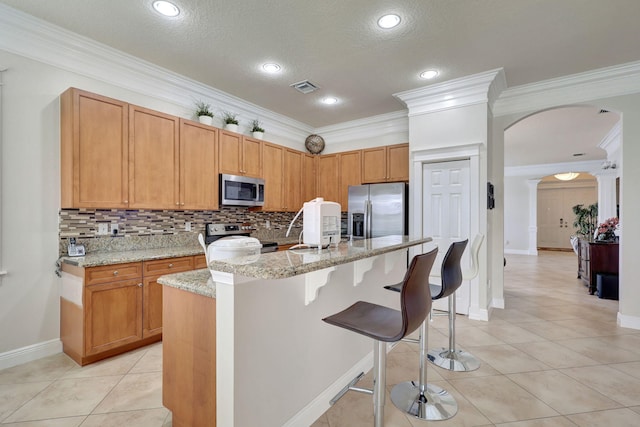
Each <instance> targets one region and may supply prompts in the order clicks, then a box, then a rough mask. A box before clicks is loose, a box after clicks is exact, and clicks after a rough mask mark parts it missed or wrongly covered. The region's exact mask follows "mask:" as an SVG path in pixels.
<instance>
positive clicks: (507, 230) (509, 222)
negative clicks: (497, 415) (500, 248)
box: [504, 176, 529, 254]
mask: <svg viewBox="0 0 640 427" xmlns="http://www.w3.org/2000/svg"><path fill="white" fill-rule="evenodd" d="M504 200H505V203H504V251H505V253H507V254H508V253H517V254H527V253H528V252H529V185H528V184H527V179H526V178H525V177H522V176H505V177H504ZM506 201H508V203H507V202H506Z"/></svg>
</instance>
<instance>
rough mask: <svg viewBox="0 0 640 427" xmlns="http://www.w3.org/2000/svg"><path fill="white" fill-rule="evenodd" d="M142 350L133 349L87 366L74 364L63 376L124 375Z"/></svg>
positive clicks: (138, 358) (142, 353) (139, 356)
mask: <svg viewBox="0 0 640 427" xmlns="http://www.w3.org/2000/svg"><path fill="white" fill-rule="evenodd" d="M143 355H144V352H140V351H133V352H129V353H125V354H122V355H120V356H116V357H112V358H109V359H106V360H102V361H100V362H96V363H92V364H90V365H87V366H79V365H75V366H74V367H73V368H71V369H69V370H68V371H67V372H66V373H65V374H64V375H63V378H90V377H101V376H110V375H124V374H126V373H127V372H129V371H130V370H131V368H133V366H134V365H135V364H136V362H137V361H138V360H140V358H141V357H142V356H143Z"/></svg>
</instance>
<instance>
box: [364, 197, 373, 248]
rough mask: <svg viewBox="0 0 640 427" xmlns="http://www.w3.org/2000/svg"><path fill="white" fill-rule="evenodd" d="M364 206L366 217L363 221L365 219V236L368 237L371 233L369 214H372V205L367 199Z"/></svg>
mask: <svg viewBox="0 0 640 427" xmlns="http://www.w3.org/2000/svg"><path fill="white" fill-rule="evenodd" d="M365 207H366V212H367V213H366V217H365V221H366V224H367V228H366V238H367V239H370V238H371V235H372V232H371V231H372V230H371V227H373V220H372V218H371V216H372V215H371V214H372V211H373V209H372V206H371V200H367V202H366V206H365Z"/></svg>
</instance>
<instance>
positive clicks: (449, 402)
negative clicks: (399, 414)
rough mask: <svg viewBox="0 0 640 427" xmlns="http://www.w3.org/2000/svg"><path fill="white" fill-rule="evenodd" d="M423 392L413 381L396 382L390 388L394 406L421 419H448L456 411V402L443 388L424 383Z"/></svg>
mask: <svg viewBox="0 0 640 427" xmlns="http://www.w3.org/2000/svg"><path fill="white" fill-rule="evenodd" d="M424 388H425V390H424V392H423V393H420V387H419V385H418V384H416V383H414V382H413V381H406V382H403V383H400V384H397V385H396V386H395V387H393V389H392V390H391V401H392V402H393V404H394V405H395V406H396V408H398V409H400V410H401V411H403V412H405V413H406V414H409V415H413V416H414V417H416V418H419V419H421V420H428V421H442V420H448V419H449V418H451V417H453V416H454V415H455V414H456V412H458V404H457V403H456V401H455V399H454V398H453V396H451V395H450V394H449V392H447V391H446V390H445V389H442V388H440V387H438V386H435V385H433V384H425V385H424Z"/></svg>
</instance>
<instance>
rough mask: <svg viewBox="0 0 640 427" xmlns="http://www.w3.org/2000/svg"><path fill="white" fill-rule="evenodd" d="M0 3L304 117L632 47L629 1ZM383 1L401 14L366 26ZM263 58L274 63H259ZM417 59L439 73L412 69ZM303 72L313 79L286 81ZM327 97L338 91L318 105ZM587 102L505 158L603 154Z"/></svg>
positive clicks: (545, 117)
mask: <svg viewBox="0 0 640 427" xmlns="http://www.w3.org/2000/svg"><path fill="white" fill-rule="evenodd" d="M0 2H1V3H5V4H7V5H9V6H11V7H13V8H16V9H18V10H22V11H24V12H26V13H29V14H31V15H34V16H36V17H38V18H41V19H44V20H46V21H49V22H51V23H53V24H55V25H58V26H61V27H63V28H66V29H68V30H71V31H73V32H75V33H78V34H80V35H83V36H85V37H88V38H91V39H93V40H96V41H98V42H101V43H104V44H106V45H108V46H111V47H113V48H116V49H118V50H121V51H124V52H126V53H129V54H131V55H134V56H136V57H139V58H142V59H144V60H147V61H149V62H151V63H154V64H157V65H159V66H161V67H164V68H167V69H169V70H172V71H174V72H177V73H180V74H182V75H184V76H187V77H190V78H192V79H195V80H197V81H200V82H202V83H204V84H206V85H209V86H211V87H214V88H216V89H218V90H222V91H225V92H227V93H229V94H232V95H235V96H237V97H239V98H242V99H244V100H246V101H249V102H252V103H254V104H257V105H260V106H261V107H264V108H267V109H270V110H272V111H275V112H278V113H280V114H283V115H285V116H288V117H290V118H293V119H296V120H298V121H300V122H302V123H306V124H307V125H309V126H312V127H315V128H317V127H322V126H327V125H331V124H337V123H342V122H346V121H350V120H355V119H360V118H365V117H371V116H375V115H379V114H384V113H389V112H394V111H399V110H403V109H404V108H405V106H404V104H402V102H400V101H399V100H397V99H396V98H395V97H393V94H394V93H397V92H401V91H405V90H410V89H415V88H418V87H423V86H427V85H429V84H431V83H438V82H443V81H447V80H451V79H454V78H458V77H463V76H468V75H471V74H476V73H479V72H483V71H487V70H491V69H495V68H499V67H503V68H504V70H505V74H506V78H507V83H508V86H509V87H513V86H519V85H524V84H527V83H532V82H537V81H541V80H546V79H551V78H555V77H560V76H565V75H569V74H575V73H580V72H584V71H588V70H593V69H597V68H602V67H606V66H611V65H616V64H621V63H626V62H631V61H636V60H638V59H640V43H638V40H640V25H638V18H639V17H640V1H638V0H606V1H602V0H561V1H558V0H446V1H444V0H406V1H400V0H395V1H393V2H392V1H389V0H348V1H344V0H342V1H340V0H322V1H301V0H233V1H231V0H226V1H224V0H223V1H214V0H174V2H175V3H176V4H177V5H178V6H179V7H180V9H181V11H182V15H181V16H180V17H179V18H173V19H167V18H164V17H162V16H160V15H158V14H157V13H155V12H154V11H153V10H152V8H151V3H152V0H138V1H131V0H109V1H104V0H82V1H78V0H55V1H42V0H0ZM389 12H393V13H397V14H399V15H400V16H401V17H402V22H401V24H400V26H399V27H396V28H395V29H391V30H382V29H380V28H378V27H377V26H376V20H377V19H378V18H379V17H380V16H381V15H383V14H385V13H389ZM271 61H273V62H277V63H278V64H280V65H281V66H282V71H281V72H280V73H279V74H277V75H267V74H264V73H262V72H261V71H260V67H261V65H262V64H263V63H265V62H271ZM428 68H437V69H439V70H440V75H439V76H438V77H437V78H436V79H434V80H431V81H425V80H421V79H419V78H418V74H419V73H420V72H421V71H423V70H425V69H428ZM305 79H309V80H310V81H311V82H313V83H315V84H316V85H318V86H320V88H321V89H320V90H319V91H317V92H315V93H312V94H308V95H303V94H301V93H299V92H297V91H295V90H294V89H292V88H290V87H289V85H290V84H292V83H295V82H298V81H300V80H305ZM327 95H332V96H336V97H338V98H339V99H340V102H339V103H338V104H337V105H334V106H326V105H323V104H321V103H320V102H319V100H320V98H322V97H324V96H327ZM576 113H577V114H576ZM564 114H566V116H564ZM594 114H595V113H594V111H586V110H584V109H582V110H580V111H562V110H553V111H551V112H549V113H543V114H540V115H538V116H533V117H532V118H530V119H527V120H526V121H522V122H520V123H519V124H517V125H516V126H514V127H513V128H511V131H509V132H508V134H507V152H508V160H507V163H508V165H520V164H523V163H527V164H532V161H533V159H535V161H536V162H537V161H540V162H545V161H546V162H549V161H552V162H560V161H570V159H569V158H567V157H568V156H569V155H570V154H573V152H587V151H588V155H589V156H592V155H593V156H596V155H599V157H595V158H603V157H604V153H603V152H602V151H601V150H600V151H598V149H597V148H594V147H595V145H597V143H599V142H600V140H598V138H600V139H601V137H602V136H604V135H605V134H606V133H607V131H608V129H606V126H609V129H610V125H611V122H610V121H607V120H604V117H600V116H598V115H594ZM570 119H571V120H574V119H575V121H571V120H570ZM569 124H573V126H568V125H569ZM558 126H564V128H563V129H562V130H560V128H558ZM545 129H546V133H545ZM541 132H542V133H541ZM511 138H513V141H511V140H510V139H511ZM587 140H589V141H588V142H585V141H587ZM595 140H597V142H594V141H595ZM528 144H534V145H533V147H536V150H534V153H533V154H531V155H530V154H525V153H530V152H531V150H525V149H524V147H531V145H528ZM584 144H587V145H588V147H587V148H582V147H583V146H584ZM521 148H522V149H521ZM592 149H593V153H592V152H591V150H592ZM554 153H555V154H556V156H555V157H554V156H553V155H552V154H554ZM511 156H512V157H511ZM561 158H562V159H565V160H562V159H561ZM589 158H591V157H583V158H582V159H581V160H585V159H589Z"/></svg>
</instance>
